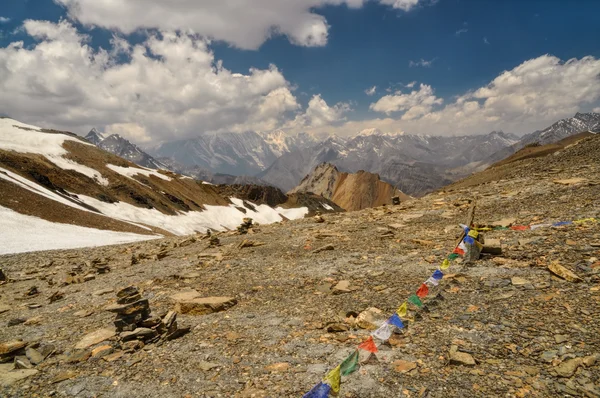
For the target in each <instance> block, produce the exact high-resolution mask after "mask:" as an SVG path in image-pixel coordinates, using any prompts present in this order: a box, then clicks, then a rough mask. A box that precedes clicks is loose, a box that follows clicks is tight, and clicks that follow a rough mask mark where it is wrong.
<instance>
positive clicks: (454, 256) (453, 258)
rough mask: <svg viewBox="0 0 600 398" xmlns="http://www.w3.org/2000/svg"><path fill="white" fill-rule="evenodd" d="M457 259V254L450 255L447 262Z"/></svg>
mask: <svg viewBox="0 0 600 398" xmlns="http://www.w3.org/2000/svg"><path fill="white" fill-rule="evenodd" d="M458 257H459V255H458V254H456V253H452V254H451V255H449V256H448V260H450V261H452V260H456V259H457V258H458Z"/></svg>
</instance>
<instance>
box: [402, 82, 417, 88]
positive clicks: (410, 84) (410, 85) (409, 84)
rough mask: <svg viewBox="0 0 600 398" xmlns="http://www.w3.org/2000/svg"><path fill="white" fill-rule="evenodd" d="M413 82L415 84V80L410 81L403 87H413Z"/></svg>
mask: <svg viewBox="0 0 600 398" xmlns="http://www.w3.org/2000/svg"><path fill="white" fill-rule="evenodd" d="M415 84H417V82H410V83H408V84H407V85H406V86H405V87H406V88H413V87H414V86H415Z"/></svg>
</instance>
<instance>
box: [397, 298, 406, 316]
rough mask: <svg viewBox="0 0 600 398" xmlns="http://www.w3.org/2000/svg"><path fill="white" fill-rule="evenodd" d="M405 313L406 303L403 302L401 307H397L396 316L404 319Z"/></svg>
mask: <svg viewBox="0 0 600 398" xmlns="http://www.w3.org/2000/svg"><path fill="white" fill-rule="evenodd" d="M407 313H408V303H407V302H406V301H405V302H403V303H402V305H401V306H400V307H398V310H397V311H396V314H398V316H401V317H402V318H404V317H405V316H406V314H407Z"/></svg>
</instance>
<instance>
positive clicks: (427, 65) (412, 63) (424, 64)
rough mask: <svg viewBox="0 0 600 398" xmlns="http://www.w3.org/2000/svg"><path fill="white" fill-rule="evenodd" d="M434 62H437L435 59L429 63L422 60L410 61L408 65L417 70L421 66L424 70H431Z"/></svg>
mask: <svg viewBox="0 0 600 398" xmlns="http://www.w3.org/2000/svg"><path fill="white" fill-rule="evenodd" d="M433 61H435V58H434V59H432V60H430V61H427V60H424V59H422V58H421V60H419V61H410V62H409V63H408V66H409V67H411V68H415V67H418V66H421V67H423V68H431V65H433Z"/></svg>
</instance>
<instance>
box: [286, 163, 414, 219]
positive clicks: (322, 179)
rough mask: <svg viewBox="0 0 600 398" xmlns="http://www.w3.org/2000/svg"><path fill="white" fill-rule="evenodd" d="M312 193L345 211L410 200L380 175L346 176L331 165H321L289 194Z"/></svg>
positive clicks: (365, 173) (364, 172)
mask: <svg viewBox="0 0 600 398" xmlns="http://www.w3.org/2000/svg"><path fill="white" fill-rule="evenodd" d="M301 192H310V193H314V194H317V195H320V196H322V197H324V198H326V199H329V200H331V201H333V202H334V203H335V204H337V205H338V206H340V207H341V208H343V209H345V210H346V211H355V210H362V209H366V208H368V207H377V206H382V205H389V204H392V198H393V197H394V196H399V197H400V199H401V200H402V201H405V200H408V199H410V197H409V196H407V195H405V194H404V193H403V192H402V191H399V190H397V189H395V188H394V187H393V186H391V185H390V184H388V183H386V182H383V181H381V180H380V179H379V176H378V175H377V174H372V173H368V172H366V171H362V170H361V171H359V172H357V173H354V174H349V173H343V172H340V171H338V169H337V168H336V167H335V166H334V165H332V164H331V163H322V164H320V165H318V166H317V167H315V169H314V170H313V171H311V173H310V174H308V175H307V176H306V177H304V178H303V179H302V181H301V182H300V184H299V185H298V186H297V187H296V188H294V189H292V190H291V191H290V193H301Z"/></svg>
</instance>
